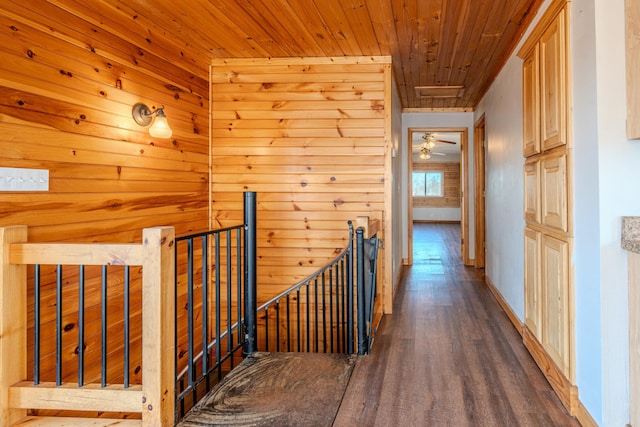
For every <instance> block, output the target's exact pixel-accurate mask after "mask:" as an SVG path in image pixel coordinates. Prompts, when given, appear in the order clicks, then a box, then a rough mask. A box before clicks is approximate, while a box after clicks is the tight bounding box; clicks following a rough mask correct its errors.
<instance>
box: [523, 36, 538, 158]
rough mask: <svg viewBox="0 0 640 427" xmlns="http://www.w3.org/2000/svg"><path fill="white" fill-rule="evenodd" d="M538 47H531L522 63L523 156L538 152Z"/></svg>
mask: <svg viewBox="0 0 640 427" xmlns="http://www.w3.org/2000/svg"><path fill="white" fill-rule="evenodd" d="M538 69H539V49H538V46H537V45H536V47H535V48H534V49H533V52H532V53H531V56H529V57H528V58H527V59H525V61H524V63H523V65H522V109H523V113H524V123H523V130H524V133H523V138H524V139H523V142H524V146H523V152H524V156H525V157H528V156H532V155H534V154H537V153H539V152H540V106H539V105H540V101H539V99H540V98H539V93H540V86H539V81H540V80H539V77H538Z"/></svg>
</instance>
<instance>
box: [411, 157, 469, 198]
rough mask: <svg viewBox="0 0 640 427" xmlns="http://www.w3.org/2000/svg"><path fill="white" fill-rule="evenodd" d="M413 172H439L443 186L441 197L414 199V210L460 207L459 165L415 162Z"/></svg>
mask: <svg viewBox="0 0 640 427" xmlns="http://www.w3.org/2000/svg"><path fill="white" fill-rule="evenodd" d="M413 171H414V172H419V171H441V172H442V178H443V183H442V185H443V186H444V188H443V190H444V192H443V197H414V198H413V207H416V208H459V207H460V163H446V162H416V163H413Z"/></svg>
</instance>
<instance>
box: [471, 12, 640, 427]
mask: <svg viewBox="0 0 640 427" xmlns="http://www.w3.org/2000/svg"><path fill="white" fill-rule="evenodd" d="M549 3H550V1H549V0H547V1H545V2H544V4H543V6H542V9H541V11H543V10H545V9H546V8H547V7H548V5H549ZM540 14H542V12H540V13H539V15H540ZM570 16H571V24H570V31H571V37H570V46H571V47H570V49H571V55H570V56H571V62H572V64H571V70H572V72H571V82H572V89H571V92H572V104H573V105H572V111H573V114H572V123H571V132H572V138H573V143H574V150H573V163H574V166H573V171H574V177H573V188H574V195H573V196H574V200H573V201H574V219H573V220H574V226H575V229H574V234H575V242H574V246H573V247H574V256H573V260H572V261H573V266H574V272H575V275H574V283H575V304H576V306H575V308H576V315H575V338H576V347H575V348H576V355H575V357H576V382H577V385H578V392H579V399H580V401H581V402H582V404H583V405H584V407H585V408H586V409H587V410H588V411H589V413H590V414H591V416H592V417H593V418H594V419H595V420H596V422H598V424H599V425H601V426H603V427H608V426H612V427H613V426H616V427H619V426H624V425H625V424H626V423H627V422H628V421H629V403H628V402H629V380H628V378H629V363H628V355H629V352H628V350H629V349H628V333H629V330H628V323H629V317H628V310H627V304H628V284H627V275H628V267H627V254H626V253H625V252H624V251H623V250H622V249H621V247H620V233H621V217H622V216H624V215H640V194H639V192H638V191H637V190H635V188H636V186H637V183H638V182H640V167H639V165H638V163H639V162H640V141H628V140H627V139H626V136H625V116H626V110H625V62H624V58H625V53H624V43H625V37H624V2H623V1H622V0H616V1H605V0H573V1H572V2H571V13H570ZM536 21H537V19H536ZM525 38H526V35H525ZM521 105H522V96H521V61H520V60H519V59H518V58H517V57H511V59H510V60H509V61H508V62H507V64H506V66H505V68H504V69H503V70H502V72H501V74H500V75H499V76H498V78H497V79H496V81H495V83H494V84H493V86H492V87H491V89H490V90H489V91H488V92H487V94H486V96H485V97H484V99H483V100H482V101H481V103H480V104H479V105H478V107H477V109H476V111H475V119H477V118H479V117H480V115H481V114H483V113H485V114H486V123H487V125H486V126H487V129H486V130H487V140H488V150H487V268H486V271H487V275H488V276H489V278H490V279H491V280H492V281H493V283H494V284H495V285H496V287H497V288H498V289H499V290H500V292H502V295H503V296H504V298H505V300H506V301H507V303H508V304H509V305H511V307H512V308H513V309H514V311H515V312H516V314H517V315H518V316H519V317H520V319H522V318H523V314H524V308H523V304H524V285H523V274H524V273H523V258H524V250H523V243H522V229H523V227H524V221H523V219H522V217H523V211H522V210H523V208H522V202H523V198H522V197H523V196H522V192H523V190H522V188H523V181H522V180H523V178H522V164H523V159H522V148H521V141H522V117H521V108H522V107H521ZM505 230H506V232H505Z"/></svg>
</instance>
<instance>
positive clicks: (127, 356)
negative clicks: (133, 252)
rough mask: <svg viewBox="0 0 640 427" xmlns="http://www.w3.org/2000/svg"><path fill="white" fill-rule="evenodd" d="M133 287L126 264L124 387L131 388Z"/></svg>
mask: <svg viewBox="0 0 640 427" xmlns="http://www.w3.org/2000/svg"><path fill="white" fill-rule="evenodd" d="M130 289H131V281H130V280H129V266H128V265H125V266H124V388H129V361H130V359H131V357H130V354H129V350H130V346H129V342H130V341H131V340H130V332H131V327H130V322H129V320H130V319H129V313H130V311H131V310H130V307H129V303H130V295H129V293H130V292H129V291H130Z"/></svg>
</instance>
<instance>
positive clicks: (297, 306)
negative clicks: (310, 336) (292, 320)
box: [296, 288, 302, 351]
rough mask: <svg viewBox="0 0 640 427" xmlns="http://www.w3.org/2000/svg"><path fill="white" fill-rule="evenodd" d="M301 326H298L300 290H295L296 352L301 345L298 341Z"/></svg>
mask: <svg viewBox="0 0 640 427" xmlns="http://www.w3.org/2000/svg"><path fill="white" fill-rule="evenodd" d="M301 328H302V326H301V325H300V288H298V290H296V333H297V340H296V342H297V348H296V350H297V351H300V345H301V344H302V343H301V341H300V338H301V337H300V329H301Z"/></svg>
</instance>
